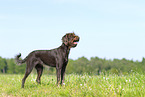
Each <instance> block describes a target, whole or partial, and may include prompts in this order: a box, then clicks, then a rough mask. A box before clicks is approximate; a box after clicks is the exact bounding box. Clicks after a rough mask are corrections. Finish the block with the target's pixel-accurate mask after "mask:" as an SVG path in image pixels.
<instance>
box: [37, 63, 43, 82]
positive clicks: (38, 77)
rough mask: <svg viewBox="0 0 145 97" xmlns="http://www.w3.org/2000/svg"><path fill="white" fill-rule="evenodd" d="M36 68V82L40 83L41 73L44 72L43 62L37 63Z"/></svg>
mask: <svg viewBox="0 0 145 97" xmlns="http://www.w3.org/2000/svg"><path fill="white" fill-rule="evenodd" d="M35 68H36V70H37V79H36V82H37V83H39V84H40V82H41V80H40V78H41V75H42V72H43V66H42V65H41V64H37V65H36V66H35Z"/></svg>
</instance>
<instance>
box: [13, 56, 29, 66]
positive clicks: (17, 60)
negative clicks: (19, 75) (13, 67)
mask: <svg viewBox="0 0 145 97" xmlns="http://www.w3.org/2000/svg"><path fill="white" fill-rule="evenodd" d="M20 57H21V53H20V54H18V55H16V57H15V60H16V63H17V64H18V65H21V64H22V63H25V62H26V59H27V57H26V58H25V59H24V60H20V59H19V58H20Z"/></svg>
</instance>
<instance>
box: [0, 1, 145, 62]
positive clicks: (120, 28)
mask: <svg viewBox="0 0 145 97" xmlns="http://www.w3.org/2000/svg"><path fill="white" fill-rule="evenodd" d="M73 31H74V32H75V33H76V34H77V35H79V36H80V42H79V43H78V46H77V47H76V48H72V49H71V51H70V55H69V58H71V59H74V60H75V59H78V58H80V57H82V56H84V57H86V58H88V59H90V58H91V57H99V58H106V59H114V58H117V59H122V58H126V59H128V60H135V61H136V60H138V61H141V60H142V58H143V57H145V0H0V56H1V57H3V58H14V57H15V56H16V55H17V54H19V53H21V54H22V58H25V57H26V56H27V55H28V54H29V53H30V52H31V51H33V50H46V49H48V50H49V49H53V48H57V47H59V46H60V45H61V44H62V43H61V38H62V36H63V35H65V34H66V33H68V32H73Z"/></svg>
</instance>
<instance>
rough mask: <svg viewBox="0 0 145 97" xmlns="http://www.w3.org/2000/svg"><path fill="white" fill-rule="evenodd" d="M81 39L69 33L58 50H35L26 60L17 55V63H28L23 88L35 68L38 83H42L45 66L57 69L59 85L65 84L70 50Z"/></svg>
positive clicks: (63, 38)
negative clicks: (41, 78)
mask: <svg viewBox="0 0 145 97" xmlns="http://www.w3.org/2000/svg"><path fill="white" fill-rule="evenodd" d="M79 39H80V38H79V36H77V35H75V33H67V34H66V35H64V36H63V37H62V45H61V46H60V47H58V48H56V49H52V50H35V51H33V52H31V53H30V54H29V55H28V56H27V57H26V58H25V59H24V60H20V59H19V58H20V56H21V54H19V55H17V56H16V58H15V59H16V61H17V63H18V64H22V63H25V62H26V65H27V66H26V72H25V76H24V78H23V79H22V88H24V83H25V80H26V78H27V77H28V75H29V74H30V73H31V71H32V69H33V67H35V68H36V70H37V74H38V76H37V79H36V81H37V82H38V83H40V77H41V75H42V72H43V64H45V65H48V66H52V67H56V73H57V83H58V84H59V83H60V84H62V83H63V82H64V74H65V68H66V65H67V63H68V55H69V52H70V48H72V47H76V46H77V42H78V41H79ZM60 81H61V82H60Z"/></svg>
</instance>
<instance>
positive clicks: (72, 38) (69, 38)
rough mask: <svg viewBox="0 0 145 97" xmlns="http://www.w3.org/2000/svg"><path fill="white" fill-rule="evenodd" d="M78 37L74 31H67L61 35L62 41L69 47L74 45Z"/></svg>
mask: <svg viewBox="0 0 145 97" xmlns="http://www.w3.org/2000/svg"><path fill="white" fill-rule="evenodd" d="M79 40H80V37H79V36H77V35H75V33H74V32H73V33H67V34H66V35H64V36H63V37H62V42H63V43H64V44H65V45H66V46H68V47H69V48H72V47H76V46H77V44H78V42H79Z"/></svg>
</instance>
